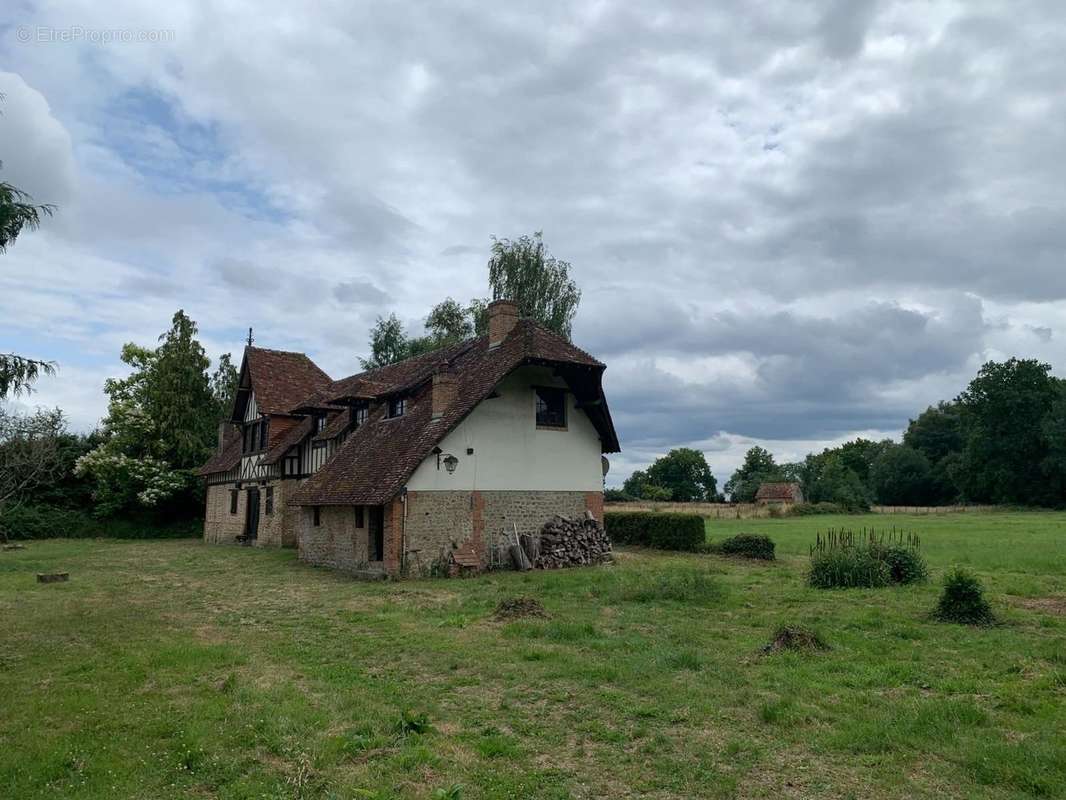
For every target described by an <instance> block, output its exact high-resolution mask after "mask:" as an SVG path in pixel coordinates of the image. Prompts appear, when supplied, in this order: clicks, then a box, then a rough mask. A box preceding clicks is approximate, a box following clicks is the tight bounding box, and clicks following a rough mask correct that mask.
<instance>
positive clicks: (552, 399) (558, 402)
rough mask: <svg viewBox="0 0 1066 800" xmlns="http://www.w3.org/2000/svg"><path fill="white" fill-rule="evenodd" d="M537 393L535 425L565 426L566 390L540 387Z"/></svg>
mask: <svg viewBox="0 0 1066 800" xmlns="http://www.w3.org/2000/svg"><path fill="white" fill-rule="evenodd" d="M536 393H537V427H538V428H565V427H566V391H565V390H563V389H552V388H548V387H540V388H538V389H537V390H536Z"/></svg>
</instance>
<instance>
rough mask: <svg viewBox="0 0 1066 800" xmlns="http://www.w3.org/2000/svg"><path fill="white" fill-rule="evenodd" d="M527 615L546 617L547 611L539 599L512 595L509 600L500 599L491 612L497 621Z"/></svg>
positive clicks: (521, 617)
mask: <svg viewBox="0 0 1066 800" xmlns="http://www.w3.org/2000/svg"><path fill="white" fill-rule="evenodd" d="M528 617H536V618H539V619H548V612H547V611H545V610H544V606H542V605H541V604H540V601H539V600H536V599H535V598H533V597H512V598H511V599H509V600H501V601H500V604H499V605H498V606H496V611H494V612H493V614H492V618H493V619H494V620H498V621H501V620H502V621H506V620H512V619H525V618H528Z"/></svg>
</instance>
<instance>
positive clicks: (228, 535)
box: [204, 480, 300, 547]
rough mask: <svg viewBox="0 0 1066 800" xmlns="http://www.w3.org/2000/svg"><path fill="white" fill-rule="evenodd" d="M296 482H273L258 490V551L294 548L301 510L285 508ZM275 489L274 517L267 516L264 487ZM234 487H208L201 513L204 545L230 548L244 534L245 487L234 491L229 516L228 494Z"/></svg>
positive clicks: (246, 494) (229, 484)
mask: <svg viewBox="0 0 1066 800" xmlns="http://www.w3.org/2000/svg"><path fill="white" fill-rule="evenodd" d="M298 485H299V484H297V483H296V482H295V481H291V480H290V481H272V482H271V483H268V484H267V485H266V486H262V485H259V484H256V488H258V489H259V530H258V532H257V538H256V541H255V544H256V545H257V546H258V547H295V546H296V531H297V525H298V521H299V515H300V509H299V508H298V507H296V506H290V505H289V504H288V497H289V495H291V494H292V493H293V492H295V491H296V489H297V487H298ZM268 486H269V487H273V489H274V513H273V514H267V513H266V490H267V487H268ZM234 488H236V484H233V483H223V484H218V485H215V486H208V487H207V500H206V504H205V509H204V541H205V542H207V543H208V544H233V543H235V542H236V541H237V537H238V536H240V535H241V534H243V533H244V523H245V520H246V518H247V514H248V485H245V486H243V487H242V488H241V489H239V490H238V491H237V513H236V514H231V513H230V490H232V489H234Z"/></svg>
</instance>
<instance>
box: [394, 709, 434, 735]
mask: <svg viewBox="0 0 1066 800" xmlns="http://www.w3.org/2000/svg"><path fill="white" fill-rule="evenodd" d="M432 730H433V724H432V723H431V722H430V721H429V715H428V714H427V713H426V712H424V711H422V712H418V713H415V712H414V711H410V710H407V709H404V710H403V711H402V712H401V713H400V718H399V719H398V720H397V721H396V733H397V734H398V735H399V736H400V737H403V738H405V737H407V736H421V735H422V734H424V733H429V732H430V731H432Z"/></svg>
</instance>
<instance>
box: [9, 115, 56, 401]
mask: <svg viewBox="0 0 1066 800" xmlns="http://www.w3.org/2000/svg"><path fill="white" fill-rule="evenodd" d="M0 99H3V95H0ZM32 199H33V198H32V197H30V196H29V195H28V194H26V193H25V192H24V191H22V190H21V189H18V188H16V187H14V186H12V185H11V184H10V183H5V182H2V181H0V253H5V252H7V246H8V245H9V244H11V243H12V242H14V241H15V239H17V238H18V235H19V234H20V233H22V230H23V229H24V228H26V229H29V230H36V229H37V228H39V227H40V225H41V216H42V215H44V216H49V217H50V216H52V212H53V211H54V210H55V206H53V205H51V204H49V203H45V204H44V205H34V204H33V203H32V202H30V201H31V200H32ZM42 374H43V375H54V374H55V364H54V363H53V362H51V361H38V360H35V359H32V358H25V357H24V356H18V355H15V354H14V353H0V400H2V399H4V398H5V397H7V396H8V393H11V394H16V395H17V394H21V393H22V392H28V391H29V390H30V384H32V383H33V382H34V381H35V380H37V378H38V377H39V376H40V375H42Z"/></svg>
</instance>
